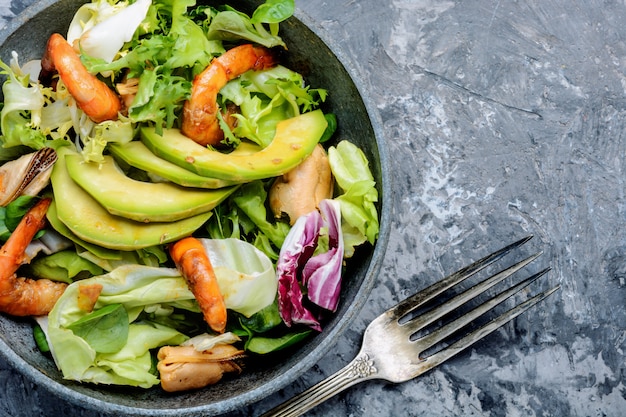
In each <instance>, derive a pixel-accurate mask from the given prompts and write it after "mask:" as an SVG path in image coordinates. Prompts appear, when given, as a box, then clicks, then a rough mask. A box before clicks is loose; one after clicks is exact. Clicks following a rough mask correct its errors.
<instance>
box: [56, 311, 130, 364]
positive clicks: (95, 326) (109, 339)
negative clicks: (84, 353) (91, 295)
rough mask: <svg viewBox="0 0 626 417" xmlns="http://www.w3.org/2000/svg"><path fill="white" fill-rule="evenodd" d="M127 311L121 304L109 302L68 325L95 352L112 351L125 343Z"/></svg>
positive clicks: (126, 336) (127, 326) (115, 350)
mask: <svg viewBox="0 0 626 417" xmlns="http://www.w3.org/2000/svg"><path fill="white" fill-rule="evenodd" d="M128 328H129V323H128V313H127V312H126V309H125V308H124V306H123V305H122V304H109V305H108V306H106V307H103V308H101V309H99V310H94V311H93V312H91V313H90V314H87V315H86V316H84V317H81V318H80V319H78V320H76V321H75V322H74V323H72V324H70V325H69V326H68V329H70V330H71V331H72V332H73V333H74V334H75V335H76V336H78V337H81V338H82V339H84V340H85V341H86V342H87V343H89V345H90V346H91V347H92V348H93V350H95V351H96V352H100V353H114V352H117V351H119V350H120V349H121V348H123V347H124V345H126V340H127V339H128Z"/></svg>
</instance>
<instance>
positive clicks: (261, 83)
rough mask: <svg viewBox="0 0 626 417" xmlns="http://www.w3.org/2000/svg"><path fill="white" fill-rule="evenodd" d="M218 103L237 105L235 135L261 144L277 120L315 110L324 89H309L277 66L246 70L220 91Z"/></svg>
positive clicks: (269, 137)
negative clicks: (238, 109) (259, 69)
mask: <svg viewBox="0 0 626 417" xmlns="http://www.w3.org/2000/svg"><path fill="white" fill-rule="evenodd" d="M220 96H221V99H222V102H223V103H225V102H232V103H234V104H236V105H237V106H239V108H240V110H241V113H240V114H235V115H234V117H236V118H237V120H238V121H237V127H235V128H234V129H233V132H232V133H234V134H235V135H236V136H238V137H242V138H247V139H249V140H251V141H253V142H255V143H257V144H258V145H259V146H261V147H266V146H267V145H269V144H270V142H271V141H272V139H273V138H274V134H275V133H276V124H277V123H278V122H280V121H281V120H284V119H288V118H291V117H294V116H297V115H299V114H301V113H305V112H308V111H311V110H313V109H316V108H317V107H318V106H319V104H320V103H321V102H323V101H324V100H325V99H326V96H327V94H326V90H323V89H311V88H309V87H308V86H306V85H305V84H304V80H303V78H302V75H300V74H298V73H297V72H295V71H292V70H290V69H287V68H285V67H283V66H281V65H277V66H276V67H274V68H270V69H266V70H262V71H248V72H246V73H244V74H242V75H241V76H240V77H238V78H236V79H234V80H232V81H230V82H229V83H228V84H226V85H225V86H224V87H223V88H222V89H221V90H220Z"/></svg>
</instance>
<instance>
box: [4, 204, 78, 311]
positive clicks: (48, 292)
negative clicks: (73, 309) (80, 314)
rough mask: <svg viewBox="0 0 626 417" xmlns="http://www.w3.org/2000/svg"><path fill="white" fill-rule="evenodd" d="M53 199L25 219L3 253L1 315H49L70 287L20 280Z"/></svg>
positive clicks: (29, 212)
mask: <svg viewBox="0 0 626 417" xmlns="http://www.w3.org/2000/svg"><path fill="white" fill-rule="evenodd" d="M50 201H51V200H50V199H49V198H46V199H42V200H40V201H39V202H38V203H37V204H36V205H35V206H33V207H32V208H31V209H30V210H29V211H28V212H27V213H26V215H25V216H24V217H23V218H22V220H21V221H20V223H19V224H18V226H17V228H16V229H15V231H13V233H12V234H11V236H10V237H9V239H8V240H7V241H6V243H5V244H4V246H2V248H1V249H0V311H3V312H5V313H8V314H12V315H14V316H41V315H45V314H48V313H49V312H50V310H52V307H54V304H55V303H56V302H57V300H58V299H59V297H60V296H61V294H63V291H65V287H67V284H65V283H62V282H54V281H50V280H49V279H39V280H33V279H30V278H18V277H17V275H16V274H15V272H16V271H17V269H18V268H19V267H20V265H21V264H22V263H23V261H24V251H25V250H26V247H27V246H28V244H29V243H30V241H31V240H32V239H33V237H34V236H35V234H36V233H37V232H38V231H39V230H41V228H42V227H43V226H44V225H45V221H46V211H47V210H48V206H50Z"/></svg>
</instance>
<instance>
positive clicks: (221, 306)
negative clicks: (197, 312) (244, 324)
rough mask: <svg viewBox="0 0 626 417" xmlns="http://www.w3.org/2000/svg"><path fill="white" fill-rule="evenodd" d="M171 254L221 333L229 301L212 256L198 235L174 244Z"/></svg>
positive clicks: (211, 325)
mask: <svg viewBox="0 0 626 417" xmlns="http://www.w3.org/2000/svg"><path fill="white" fill-rule="evenodd" d="M170 255H171V256H172V260H173V261H174V263H175V264H176V267H177V268H178V270H179V271H180V273H181V275H182V276H183V278H185V280H186V281H187V285H188V286H189V289H190V290H191V292H192V293H193V295H194V296H195V297H196V300H197V301H198V305H199V306H200V309H201V310H202V313H203V315H204V320H205V321H206V322H207V324H208V325H209V327H211V329H213V330H214V331H215V332H217V333H224V330H225V329H226V304H225V303H224V297H223V296H222V293H221V292H220V288H219V286H218V284H217V278H216V277H215V271H213V265H211V261H210V260H209V256H208V255H207V253H206V250H205V249H204V246H202V243H200V241H199V240H198V239H196V238H193V237H187V238H184V239H182V240H179V241H178V242H176V243H174V244H173V245H172V246H171V247H170Z"/></svg>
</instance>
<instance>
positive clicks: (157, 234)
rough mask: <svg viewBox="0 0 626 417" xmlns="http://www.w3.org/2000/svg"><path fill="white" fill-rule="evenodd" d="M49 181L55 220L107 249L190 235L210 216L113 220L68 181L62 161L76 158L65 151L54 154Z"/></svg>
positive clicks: (147, 243)
mask: <svg viewBox="0 0 626 417" xmlns="http://www.w3.org/2000/svg"><path fill="white" fill-rule="evenodd" d="M57 153H58V157H59V159H58V160H57V162H56V163H55V164H54V168H53V169H52V175H51V176H50V180H51V182H52V189H53V194H54V203H55V204H56V212H57V213H56V214H57V216H58V219H59V220H60V221H61V222H63V224H65V226H67V228H68V229H69V230H70V231H71V232H72V233H74V234H75V235H76V236H78V237H79V238H80V239H82V240H84V241H86V242H89V243H92V244H94V245H99V246H102V247H105V248H109V249H116V250H137V249H141V248H146V247H149V246H154V245H160V244H163V243H167V242H172V241H174V240H178V239H180V238H182V237H185V236H189V235H191V234H192V233H193V232H194V231H195V230H197V229H198V228H199V227H200V226H202V225H203V224H204V223H205V222H206V221H207V220H208V219H209V218H210V217H211V214H212V212H207V213H202V214H198V215H196V216H193V217H189V218H186V219H184V220H179V221H176V222H168V223H140V222H136V221H134V220H130V219H126V218H124V217H119V216H113V215H112V214H110V213H109V212H108V211H106V210H105V209H104V207H102V206H101V205H100V203H98V202H97V201H96V200H94V199H93V198H92V197H91V196H90V195H89V193H87V192H86V191H85V190H83V189H82V188H81V187H80V186H79V185H78V184H76V183H75V182H74V181H73V180H72V178H71V177H70V174H69V172H68V171H67V166H66V164H65V157H66V156H68V155H77V154H76V152H75V151H73V150H71V149H70V148H68V147H64V148H60V149H58V150H57Z"/></svg>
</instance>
